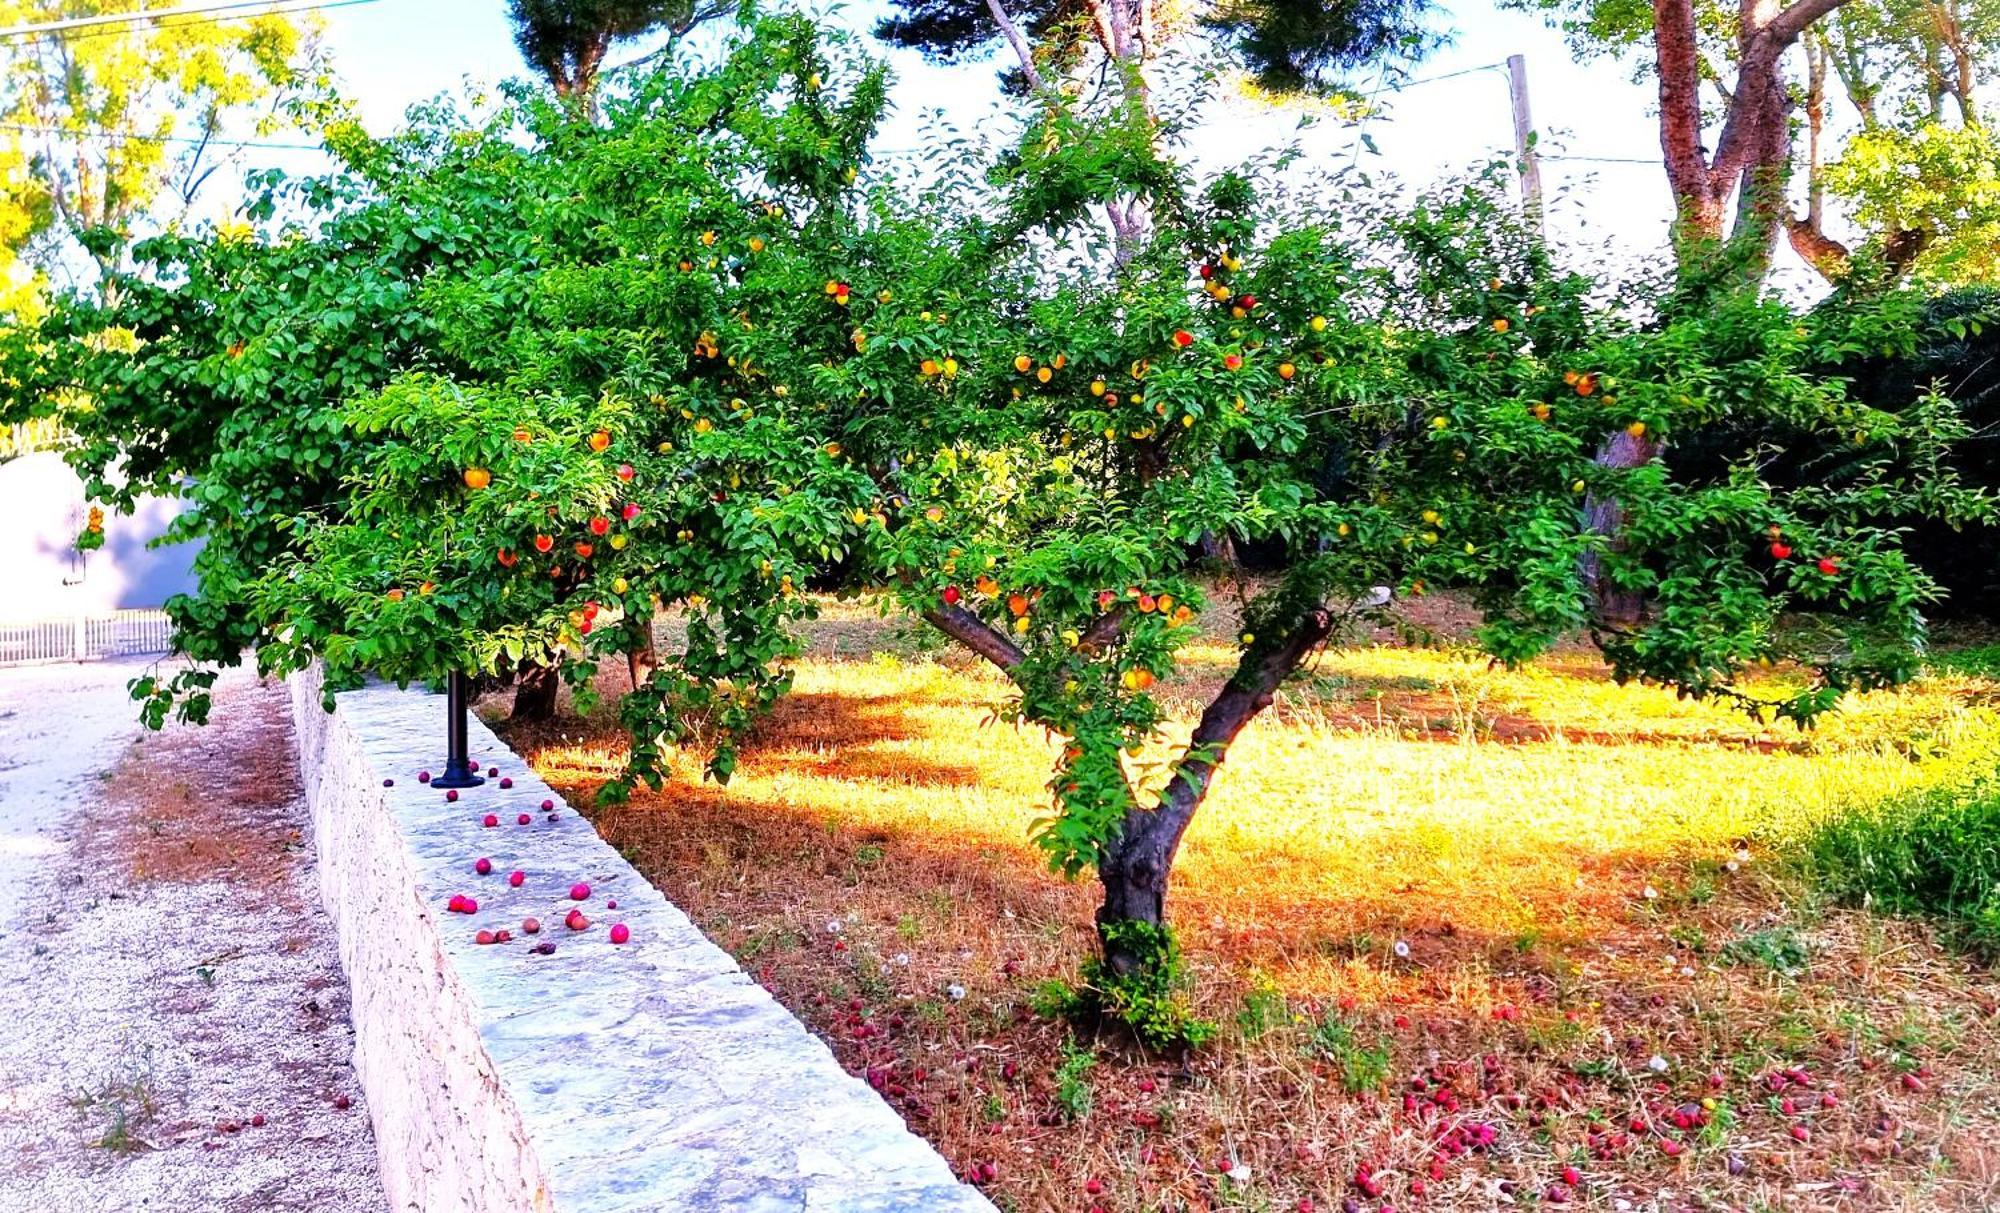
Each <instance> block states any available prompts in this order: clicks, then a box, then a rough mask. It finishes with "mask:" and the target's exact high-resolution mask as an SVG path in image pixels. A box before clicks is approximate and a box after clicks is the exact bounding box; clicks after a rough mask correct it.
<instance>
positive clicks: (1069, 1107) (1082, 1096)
mask: <svg viewBox="0 0 2000 1213" xmlns="http://www.w3.org/2000/svg"><path fill="white" fill-rule="evenodd" d="M1096 1066H1097V1055H1096V1054H1095V1053H1092V1052H1091V1051H1090V1050H1089V1049H1087V1048H1085V1047H1083V1046H1082V1045H1080V1044H1078V1043H1077V1040H1076V1037H1074V1036H1071V1037H1069V1038H1068V1039H1066V1040H1064V1041H1063V1047H1062V1062H1061V1063H1060V1064H1059V1065H1057V1066H1056V1106H1057V1107H1058V1108H1060V1109H1062V1114H1063V1119H1065V1120H1082V1119H1083V1118H1084V1117H1086V1116H1088V1115H1090V1105H1091V1093H1090V1072H1091V1070H1093V1069H1095V1068H1096Z"/></svg>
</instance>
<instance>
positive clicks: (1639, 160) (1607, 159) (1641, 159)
mask: <svg viewBox="0 0 2000 1213" xmlns="http://www.w3.org/2000/svg"><path fill="white" fill-rule="evenodd" d="M1542 159H1544V160H1580V161H1584V162H1587V163H1590V164H1650V165H1652V166H1654V167H1655V168H1658V167H1659V166H1660V164H1661V161H1660V158H1659V157H1658V156H1549V155H1545V156H1543V157H1542Z"/></svg>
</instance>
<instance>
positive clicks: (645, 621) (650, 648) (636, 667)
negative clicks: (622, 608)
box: [625, 611, 660, 691]
mask: <svg viewBox="0 0 2000 1213" xmlns="http://www.w3.org/2000/svg"><path fill="white" fill-rule="evenodd" d="M627 626H628V630H629V632H630V634H631V636H630V639H628V640H627V641H626V643H625V671H626V672H627V673H628V674H630V675H631V676H632V689H633V690H635V691H636V690H638V689H639V687H640V686H641V685H643V684H644V683H645V681H646V679H648V678H650V677H652V676H653V671H654V670H657V669H659V668H660V653H659V650H658V649H657V648H655V647H654V645H653V613H652V612H651V611H647V612H646V613H645V615H643V616H637V615H635V616H633V617H632V619H631V621H630V623H629V624H628V625H627Z"/></svg>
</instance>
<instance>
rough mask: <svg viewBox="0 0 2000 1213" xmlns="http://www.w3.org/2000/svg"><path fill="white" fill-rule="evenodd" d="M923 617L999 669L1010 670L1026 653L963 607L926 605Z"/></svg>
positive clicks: (1019, 662)
mask: <svg viewBox="0 0 2000 1213" xmlns="http://www.w3.org/2000/svg"><path fill="white" fill-rule="evenodd" d="M924 620H925V622H927V623H929V624H930V625H931V626H932V627H934V628H936V629H937V630H938V631H940V632H943V633H944V634H945V635H947V636H949V637H951V638H952V639H953V640H956V641H958V642H959V643H960V644H962V645H964V646H965V647H966V648H968V649H971V650H972V651H973V652H975V653H977V654H979V655H980V656H981V657H984V658H985V659H986V660H988V661H990V662H992V663H993V664H994V665H996V666H999V667H1000V668H1001V669H1003V670H1011V669H1013V668H1014V667H1015V666H1017V665H1020V664H1021V663H1022V662H1023V661H1026V660H1027V655H1026V654H1025V653H1023V652H1021V650H1020V649H1018V648H1016V647H1015V645H1014V642H1013V641H1011V640H1009V639H1007V638H1006V637H1005V636H1002V635H1001V634H1000V633H999V632H996V631H994V630H993V629H992V628H990V627H988V626H987V625H986V621H985V620H983V619H981V618H980V617H979V616H977V615H975V614H973V613H972V612H971V611H968V610H966V609H965V608H964V607H958V606H936V607H930V608H927V609H926V610H925V611H924Z"/></svg>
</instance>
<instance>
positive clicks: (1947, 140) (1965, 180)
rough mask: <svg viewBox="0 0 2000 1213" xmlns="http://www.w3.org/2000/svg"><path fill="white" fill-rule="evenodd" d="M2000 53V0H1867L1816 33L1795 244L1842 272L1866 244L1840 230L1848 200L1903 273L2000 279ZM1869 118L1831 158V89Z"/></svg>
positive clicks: (1832, 273) (1832, 271)
mask: <svg viewBox="0 0 2000 1213" xmlns="http://www.w3.org/2000/svg"><path fill="white" fill-rule="evenodd" d="M1997 50H2000V3H1996V0H1854V2H1853V3H1850V4H1848V5H1847V6H1846V7H1844V8H1842V9H1841V10H1840V11H1838V12H1836V13H1835V14H1834V15H1833V16H1832V17H1831V18H1830V19H1829V20H1827V21H1825V22H1822V23H1821V25H1820V26H1819V27H1818V28H1817V29H1815V30H1814V32H1813V33H1812V35H1811V36H1809V38H1808V39H1807V43H1806V64H1807V87H1806V119H1807V121H1806V142H1807V149H1808V150H1807V157H1806V205H1805V213H1804V214H1803V215H1802V216H1797V215H1795V216H1793V217H1792V218H1791V219H1790V222H1789V225H1788V226H1789V229H1790V235H1791V240H1792V247H1793V248H1794V249H1796V250H1797V251H1798V253H1799V255H1800V256H1801V257H1802V258H1804V259H1805V260H1806V262H1807V263H1808V264H1809V265H1812V266H1813V267H1814V268H1815V269H1817V270H1819V271H1820V272H1821V274H1823V275H1824V276H1826V277H1827V279H1828V280H1829V281H1839V280H1841V279H1843V278H1845V277H1846V276H1847V274H1848V272H1849V269H1850V267H1851V265H1852V262H1853V260H1854V251H1853V250H1851V249H1850V248H1849V247H1848V246H1847V245H1846V244H1844V243H1842V242H1841V241H1839V240H1837V239H1835V238H1833V237H1832V236H1831V235H1830V234H1829V233H1828V231H1827V224H1826V210H1827V207H1826V200H1827V197H1828V196H1829V195H1831V196H1832V197H1833V198H1834V199H1835V200H1837V201H1839V202H1841V203H1844V204H1845V207H1846V209H1847V211H1848V213H1849V215H1850V216H1851V217H1852V219H1853V220H1854V222H1855V224H1856V225H1857V226H1859V227H1860V228H1861V230H1862V232H1863V238H1864V240H1865V241H1866V244H1867V250H1868V252H1869V253H1870V254H1872V255H1873V256H1875V257H1877V258H1878V259H1879V260H1880V261H1881V262H1882V264H1883V265H1884V266H1885V267H1886V268H1887V269H1888V270H1889V271H1890V272H1892V273H1897V274H1900V273H1903V272H1906V271H1912V270H1920V271H1922V272H1925V273H1927V274H1929V275H1930V276H1932V277H1936V278H1941V279H1944V280H1947V281H1952V282H1961V283H1964V282H1992V281H1994V280H1995V279H1996V278H2000V141H1996V139H1995V138H1994V134H1993V132H1992V131H1991V130H1989V129H1988V127H1987V125H1986V123H1985V122H1984V121H1982V119H1981V115H1980V110H1979V103H1978V97H1977V91H1978V85H1979V71H1980V65H1981V64H1984V63H1990V62H1991V61H1992V58H1993V55H1994V53H1995V52H1996V51H1997ZM1834 82H1837V83H1838V85H1839V91H1840V95H1841V96H1843V97H1845V99H1846V100H1847V102H1848V104H1849V106H1850V107H1851V109H1852V111H1853V115H1854V121H1855V122H1856V123H1857V124H1858V129H1857V130H1856V131H1855V132H1854V133H1853V134H1852V135H1851V136H1850V137H1849V138H1848V139H1847V141H1846V143H1845V145H1844V146H1843V147H1842V148H1841V149H1840V151H1839V154H1838V155H1837V156H1835V157H1834V158H1832V159H1831V160H1830V161H1828V160H1827V159H1826V158H1825V157H1824V156H1823V154H1822V150H1823V148H1824V146H1825V144H1826V141H1827V127H1828V122H1827V113H1826V101H1827V97H1828V92H1829V89H1828V86H1829V84H1830V83H1834Z"/></svg>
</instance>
